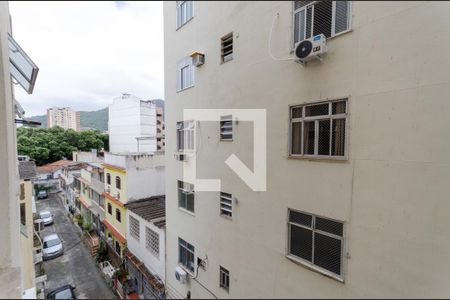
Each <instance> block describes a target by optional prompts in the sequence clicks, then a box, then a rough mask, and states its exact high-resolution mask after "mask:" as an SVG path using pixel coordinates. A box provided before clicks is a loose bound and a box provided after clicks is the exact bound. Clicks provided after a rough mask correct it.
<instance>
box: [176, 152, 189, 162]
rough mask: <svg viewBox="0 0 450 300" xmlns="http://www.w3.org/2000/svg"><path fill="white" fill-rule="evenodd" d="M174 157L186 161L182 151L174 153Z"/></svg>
mask: <svg viewBox="0 0 450 300" xmlns="http://www.w3.org/2000/svg"><path fill="white" fill-rule="evenodd" d="M174 157H175V159H176V160H179V161H187V156H186V154H184V153H175V155H174Z"/></svg>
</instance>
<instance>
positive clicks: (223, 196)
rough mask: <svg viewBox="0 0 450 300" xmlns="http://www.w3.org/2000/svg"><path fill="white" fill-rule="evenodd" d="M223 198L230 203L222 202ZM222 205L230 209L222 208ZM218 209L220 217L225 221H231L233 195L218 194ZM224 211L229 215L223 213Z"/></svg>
mask: <svg viewBox="0 0 450 300" xmlns="http://www.w3.org/2000/svg"><path fill="white" fill-rule="evenodd" d="M224 194H226V195H224ZM227 195H230V197H227ZM223 198H225V199H226V200H230V201H231V203H227V202H224V201H223V200H222V199H223ZM222 205H225V206H228V207H230V208H229V209H228V208H223V207H222ZM219 209H220V216H221V217H225V218H227V219H232V218H233V195H232V194H230V193H225V192H220V194H219ZM224 211H225V212H228V213H230V215H228V214H227V213H224Z"/></svg>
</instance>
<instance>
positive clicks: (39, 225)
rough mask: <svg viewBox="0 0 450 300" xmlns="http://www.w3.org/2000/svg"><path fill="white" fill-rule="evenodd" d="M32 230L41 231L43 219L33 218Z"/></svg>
mask: <svg viewBox="0 0 450 300" xmlns="http://www.w3.org/2000/svg"><path fill="white" fill-rule="evenodd" d="M34 230H35V231H36V232H41V231H43V230H44V220H42V219H36V220H34Z"/></svg>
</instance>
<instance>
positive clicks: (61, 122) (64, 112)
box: [47, 106, 80, 131]
mask: <svg viewBox="0 0 450 300" xmlns="http://www.w3.org/2000/svg"><path fill="white" fill-rule="evenodd" d="M55 126H59V127H61V128H64V129H73V130H75V131H80V112H79V111H74V110H73V109H71V108H70V107H61V108H59V107H56V106H54V107H52V108H48V109H47V127H48V128H52V127H55Z"/></svg>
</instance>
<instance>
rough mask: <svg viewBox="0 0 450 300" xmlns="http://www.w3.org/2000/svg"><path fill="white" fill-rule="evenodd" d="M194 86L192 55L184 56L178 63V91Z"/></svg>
mask: <svg viewBox="0 0 450 300" xmlns="http://www.w3.org/2000/svg"><path fill="white" fill-rule="evenodd" d="M191 86H194V67H193V64H192V57H190V56H188V57H185V58H183V59H182V60H180V61H179V62H178V63H177V92H179V91H182V90H184V89H187V88H189V87H191Z"/></svg>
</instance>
